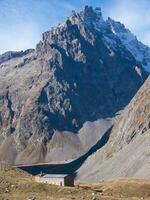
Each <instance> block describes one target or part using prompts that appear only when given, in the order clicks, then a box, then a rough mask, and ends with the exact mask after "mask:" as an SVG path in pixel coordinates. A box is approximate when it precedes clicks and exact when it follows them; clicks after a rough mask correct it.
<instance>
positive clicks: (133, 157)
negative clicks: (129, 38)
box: [77, 78, 150, 182]
mask: <svg viewBox="0 0 150 200" xmlns="http://www.w3.org/2000/svg"><path fill="white" fill-rule="evenodd" d="M149 98H150V78H148V79H147V81H146V82H145V83H144V85H143V86H142V87H141V89H140V90H139V91H138V93H137V94H136V95H135V97H134V98H133V99H132V101H131V102H130V103H129V105H128V106H127V107H126V108H125V110H124V111H123V112H122V114H121V115H120V116H119V117H118V119H117V120H116V122H115V124H114V127H113V129H112V133H111V136H110V139H109V142H108V143H107V144H106V145H105V146H104V147H103V148H102V149H100V150H98V151H97V152H96V153H95V154H93V155H92V156H91V157H89V158H88V159H87V161H86V163H85V164H84V165H83V166H82V167H81V168H80V169H79V172H78V177H77V179H78V180H79V181H93V182H99V181H100V180H102V179H112V178H120V177H136V178H150V171H149V160H150V148H149V142H150V101H149ZM92 166H93V167H92ZM91 168H92V170H90V172H89V173H88V174H87V173H86V174H85V173H84V171H86V172H87V171H88V169H91Z"/></svg>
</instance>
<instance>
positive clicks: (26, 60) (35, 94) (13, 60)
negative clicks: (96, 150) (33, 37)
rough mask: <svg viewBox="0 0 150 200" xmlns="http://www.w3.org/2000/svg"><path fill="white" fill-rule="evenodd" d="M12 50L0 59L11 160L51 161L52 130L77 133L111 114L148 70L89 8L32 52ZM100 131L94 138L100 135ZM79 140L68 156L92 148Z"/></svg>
mask: <svg viewBox="0 0 150 200" xmlns="http://www.w3.org/2000/svg"><path fill="white" fill-rule="evenodd" d="M110 44H111V45H110ZM12 55H14V54H13V53H11V55H10V56H8V57H7V56H6V55H5V56H4V55H2V56H1V59H0V60H1V64H0V80H1V84H0V137H1V140H0V150H1V151H0V152H1V153H0V160H1V161H7V162H10V163H33V162H34V163H36V162H45V161H47V162H48V161H50V160H54V158H51V155H52V154H53V155H54V153H52V154H51V151H53V144H51V141H52V140H53V139H54V138H55V135H56V133H58V132H60V133H61V132H64V131H69V132H75V133H77V132H80V131H79V130H80V129H81V127H82V126H83V124H84V123H85V122H87V121H92V122H93V121H95V120H97V119H100V118H108V117H114V116H115V114H116V113H117V112H118V111H120V110H121V109H123V108H124V106H126V105H127V103H129V101H130V100H131V98H132V97H133V96H134V94H135V93H136V91H137V90H138V89H139V87H140V86H141V85H142V83H143V82H144V80H145V79H146V77H147V75H148V74H147V73H146V72H145V70H144V69H143V68H142V66H141V64H140V63H139V61H137V60H136V59H135V57H134V56H133V55H132V54H131V52H130V51H129V50H128V49H127V48H126V47H125V45H124V43H123V42H122V41H121V40H120V38H119V37H118V36H117V35H116V34H114V33H113V31H112V29H111V28H110V25H109V23H108V22H107V21H104V20H103V18H102V14H101V10H100V9H98V8H96V9H95V10H94V9H93V8H92V7H88V6H86V7H85V10H84V11H82V12H80V13H76V12H73V13H72V15H71V16H70V17H69V18H68V19H67V20H66V21H65V22H63V23H61V24H60V25H59V26H58V27H56V28H53V29H52V30H51V31H48V32H45V33H44V34H43V38H42V40H41V41H40V42H39V43H38V44H37V46H36V50H35V51H32V50H31V51H28V52H26V53H21V55H20V53H19V56H17V55H16V56H12ZM110 124H111V123H110ZM108 128H110V125H108ZM55 130H56V131H55ZM89 132H90V130H89ZM97 132H98V135H99V137H97V136H96V138H97V139H96V140H98V139H99V138H100V137H101V135H102V134H104V131H101V130H100V129H97ZM96 135H97V133H96ZM66 137H67V136H66ZM93 137H95V135H93ZM60 138H61V139H62V137H60ZM83 138H84V137H83ZM96 140H95V139H94V141H95V142H96ZM76 141H77V140H76V139H75V141H74V140H73V142H74V146H76V148H74V149H77V151H76V152H75V151H74V150H73V153H72V154H73V156H72V155H70V157H69V156H67V159H71V158H75V157H77V155H78V154H82V153H84V152H85V151H87V150H88V149H89V148H90V147H91V146H90V145H93V143H91V144H90V145H89V146H88V147H87V145H83V144H82V143H81V144H80V143H79V142H77V143H76ZM87 143H89V141H88V140H87ZM71 144H72V142H71ZM72 145H73V144H72ZM80 145H81V146H80ZM49 146H50V147H51V148H49ZM54 146H55V145H54ZM56 146H57V145H56ZM85 146H86V147H85ZM8 147H9V148H8ZM64 148H65V147H64ZM79 149H80V150H81V149H82V151H80V153H79ZM65 151H66V150H64V152H65ZM56 152H58V151H56ZM58 153H59V152H58ZM52 157H53V156H52ZM62 157H63V156H62ZM55 159H56V160H61V158H60V157H59V156H58V157H57V155H55ZM63 159H64V158H63ZM65 159H66V158H65Z"/></svg>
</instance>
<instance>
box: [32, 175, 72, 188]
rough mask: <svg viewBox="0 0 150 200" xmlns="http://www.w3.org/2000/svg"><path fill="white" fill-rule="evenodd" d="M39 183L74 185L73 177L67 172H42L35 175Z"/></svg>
mask: <svg viewBox="0 0 150 200" xmlns="http://www.w3.org/2000/svg"><path fill="white" fill-rule="evenodd" d="M35 180H36V181H37V182H39V183H47V184H50V185H58V186H74V178H73V177H72V176H70V175H67V174H44V175H41V174H40V175H38V176H36V177H35Z"/></svg>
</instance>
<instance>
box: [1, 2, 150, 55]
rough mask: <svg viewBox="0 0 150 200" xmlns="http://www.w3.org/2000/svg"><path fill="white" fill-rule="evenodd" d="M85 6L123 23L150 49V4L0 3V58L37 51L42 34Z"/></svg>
mask: <svg viewBox="0 0 150 200" xmlns="http://www.w3.org/2000/svg"><path fill="white" fill-rule="evenodd" d="M85 5H92V6H93V7H101V9H102V12H103V16H104V18H107V17H108V16H110V17H111V18H113V19H115V20H117V21H121V22H122V23H124V24H125V25H126V27H127V28H129V29H130V30H131V31H132V32H133V33H134V34H135V35H136V36H137V37H138V39H139V40H141V41H142V42H144V43H145V44H147V45H149V46H150V17H149V13H150V0H75V1H73V0H0V54H1V53H3V52H5V51H9V50H25V49H27V48H34V47H35V45H36V43H37V42H38V41H39V40H40V39H41V35H42V33H43V32H45V31H47V30H50V28H51V27H52V26H57V24H58V23H59V22H61V21H63V20H64V19H65V18H66V17H68V16H69V15H70V13H71V11H72V10H77V11H79V10H81V9H83V8H84V6H85Z"/></svg>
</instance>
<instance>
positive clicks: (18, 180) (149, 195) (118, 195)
mask: <svg viewBox="0 0 150 200" xmlns="http://www.w3.org/2000/svg"><path fill="white" fill-rule="evenodd" d="M33 197H34V198H33ZM141 197H143V199H147V200H148V199H150V181H144V180H139V181H137V180H112V181H106V182H102V183H99V184H97V185H81V186H79V188H78V187H74V188H69V187H57V186H50V185H46V184H39V183H36V182H35V181H34V177H32V176H30V175H28V174H26V173H24V172H22V171H21V170H16V169H15V168H12V167H9V166H5V165H0V200H6V199H7V200H27V199H36V200H46V199H49V200H56V199H61V200H70V199H76V200H77V199H78V200H79V199H86V200H88V199H95V200H96V199H101V200H117V199H118V200H120V199H121V200H132V199H134V200H137V199H141Z"/></svg>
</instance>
